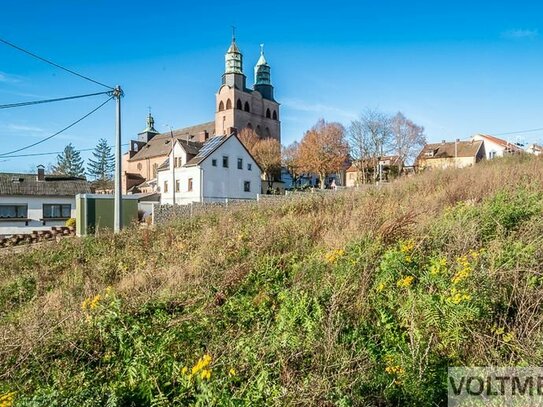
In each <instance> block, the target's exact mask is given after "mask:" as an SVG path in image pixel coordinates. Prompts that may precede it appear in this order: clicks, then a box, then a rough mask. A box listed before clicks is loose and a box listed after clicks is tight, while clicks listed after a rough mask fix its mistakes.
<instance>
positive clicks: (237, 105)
mask: <svg viewBox="0 0 543 407" xmlns="http://www.w3.org/2000/svg"><path fill="white" fill-rule="evenodd" d="M236 108H237V109H239V110H241V109H243V107H242V105H241V100H239V99H238V102H237V103H236Z"/></svg>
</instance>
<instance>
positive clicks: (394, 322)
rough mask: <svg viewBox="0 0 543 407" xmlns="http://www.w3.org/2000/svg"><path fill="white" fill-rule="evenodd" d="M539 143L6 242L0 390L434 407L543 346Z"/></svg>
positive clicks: (170, 401) (179, 400) (58, 398)
mask: <svg viewBox="0 0 543 407" xmlns="http://www.w3.org/2000/svg"><path fill="white" fill-rule="evenodd" d="M542 215H543V159H538V158H535V157H512V158H509V159H500V160H495V161H494V162H489V163H483V164H479V165H477V166H475V167H472V168H469V169H464V170H449V171H434V172H427V173H424V174H421V175H419V176H416V177H413V178H410V179H406V180H401V181H398V182H396V183H393V184H391V185H389V186H386V187H383V188H381V189H368V190H365V191H346V192H338V193H336V194H326V195H321V194H314V195H311V194H307V195H304V197H302V198H298V199H293V200H291V201H286V202H282V203H280V204H266V205H259V206H248V207H244V208H237V209H230V210H229V211H228V212H224V211H217V212H216V213H211V214H207V215H203V216H201V217H195V218H192V219H183V220H181V219H180V220H178V221H177V222H175V223H171V224H168V225H165V226H161V227H158V228H156V230H136V229H132V230H126V231H124V232H123V233H121V234H120V235H116V236H114V235H111V234H106V235H102V236H98V237H96V238H95V237H88V238H83V239H66V240H63V241H61V242H59V243H53V244H50V245H47V246H44V247H40V248H36V249H33V250H28V251H27V252H25V253H19V254H9V253H8V254H1V255H0V256H1V257H0V333H1V341H0V405H1V406H9V405H11V404H12V403H13V405H20V406H78V407H79V406H130V405H133V406H145V405H152V406H171V405H173V406H176V405H177V406H188V405H196V406H366V405H368V406H404V405H409V406H432V405H435V406H443V405H446V373H447V367H448V366H462V365H476V366H483V365H520V366H523V365H531V366H534V365H539V366H540V365H542V364H543V347H542V346H541V344H542V339H543V336H542V334H543V331H542V322H543V313H542V306H543V304H542V301H543V274H542V272H543V249H542V240H543V216H542Z"/></svg>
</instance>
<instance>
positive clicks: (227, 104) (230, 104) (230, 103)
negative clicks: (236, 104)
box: [226, 99, 232, 110]
mask: <svg viewBox="0 0 543 407" xmlns="http://www.w3.org/2000/svg"><path fill="white" fill-rule="evenodd" d="M230 109H232V101H231V100H230V99H228V100H227V101H226V110H230Z"/></svg>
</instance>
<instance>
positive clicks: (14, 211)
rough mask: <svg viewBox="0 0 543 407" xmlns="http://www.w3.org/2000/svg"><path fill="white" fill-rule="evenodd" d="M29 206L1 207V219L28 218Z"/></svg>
mask: <svg viewBox="0 0 543 407" xmlns="http://www.w3.org/2000/svg"><path fill="white" fill-rule="evenodd" d="M27 216H28V205H0V219H9V218H23V219H24V218H26V217H27Z"/></svg>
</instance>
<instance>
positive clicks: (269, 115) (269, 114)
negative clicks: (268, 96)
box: [266, 108, 271, 119]
mask: <svg viewBox="0 0 543 407" xmlns="http://www.w3.org/2000/svg"><path fill="white" fill-rule="evenodd" d="M270 117H271V113H270V109H269V108H268V109H266V118H267V119H269V118H270Z"/></svg>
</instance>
